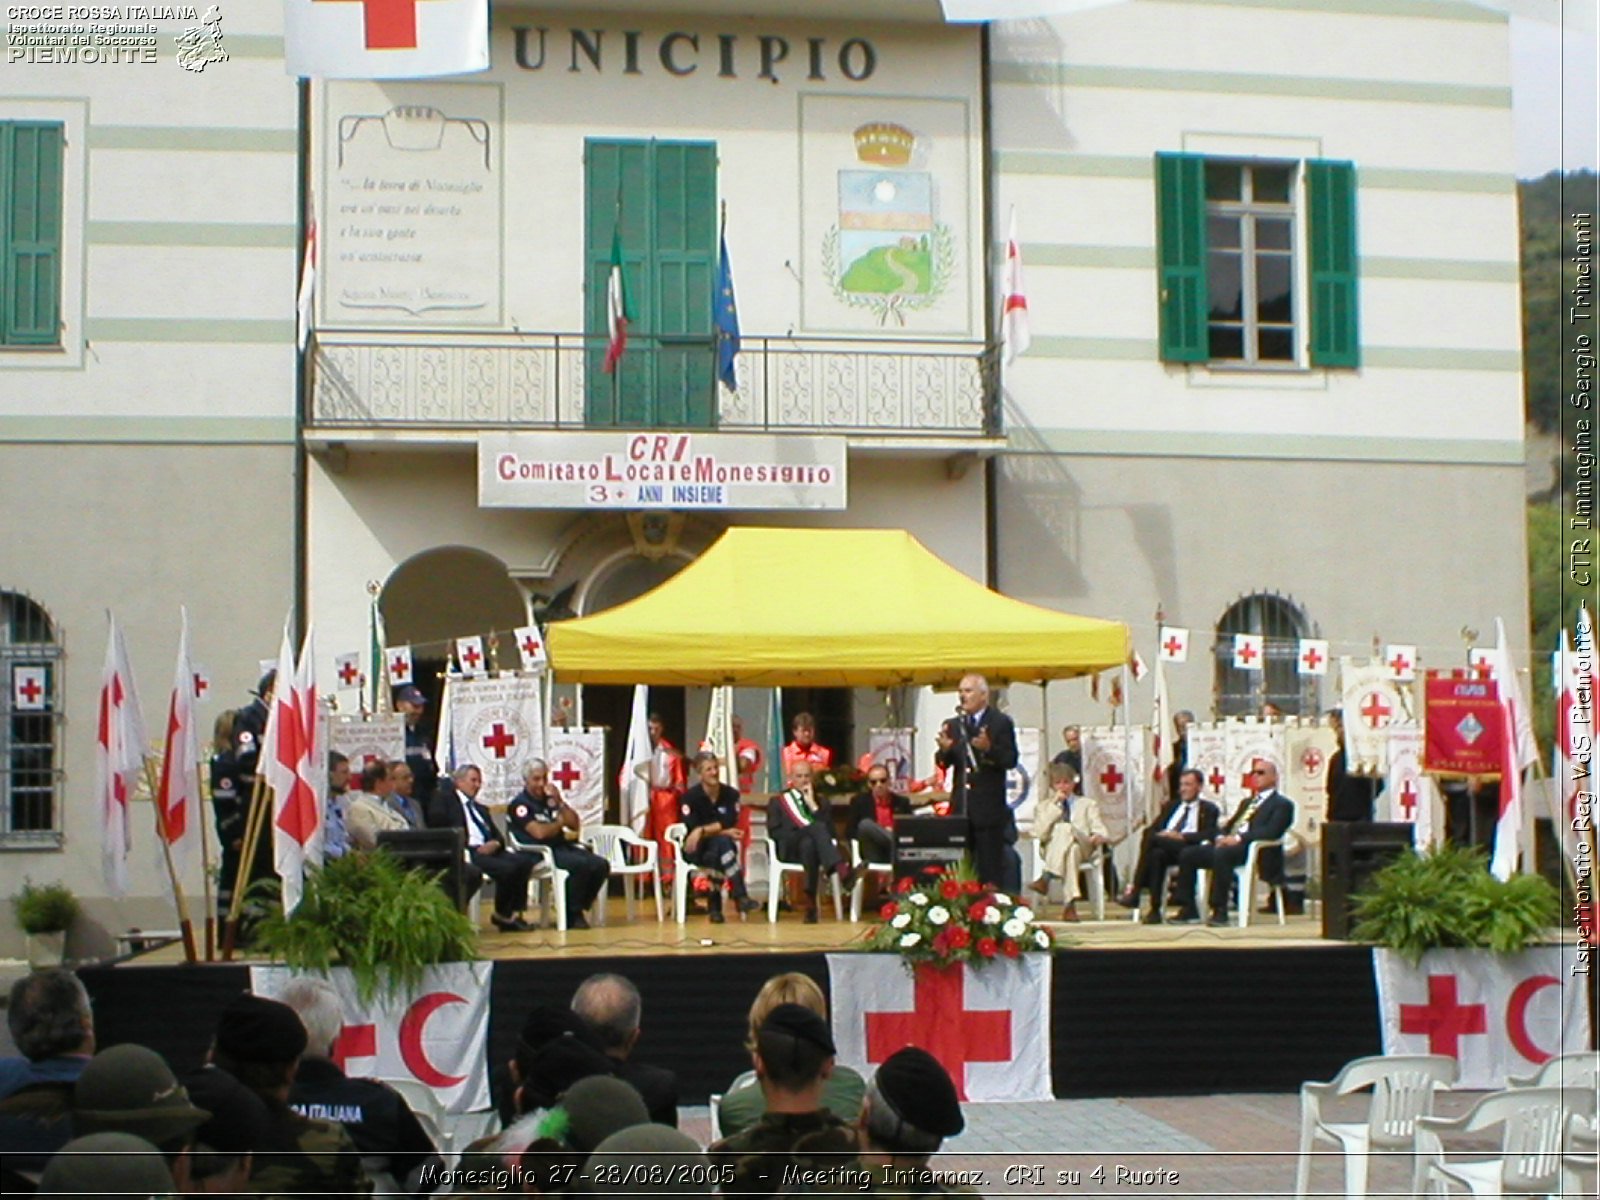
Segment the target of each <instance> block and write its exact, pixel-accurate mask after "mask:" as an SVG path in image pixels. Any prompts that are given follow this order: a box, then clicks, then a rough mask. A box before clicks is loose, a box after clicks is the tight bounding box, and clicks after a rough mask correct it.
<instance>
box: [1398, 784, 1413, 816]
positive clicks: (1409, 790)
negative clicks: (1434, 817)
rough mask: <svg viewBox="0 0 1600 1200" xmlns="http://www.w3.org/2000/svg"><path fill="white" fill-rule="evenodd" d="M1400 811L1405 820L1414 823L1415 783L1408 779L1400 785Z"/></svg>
mask: <svg viewBox="0 0 1600 1200" xmlns="http://www.w3.org/2000/svg"><path fill="white" fill-rule="evenodd" d="M1400 811H1401V812H1403V813H1405V815H1406V820H1408V821H1411V822H1415V821H1416V819H1417V781H1416V780H1415V779H1408V780H1406V781H1405V782H1404V783H1403V784H1401V785H1400Z"/></svg>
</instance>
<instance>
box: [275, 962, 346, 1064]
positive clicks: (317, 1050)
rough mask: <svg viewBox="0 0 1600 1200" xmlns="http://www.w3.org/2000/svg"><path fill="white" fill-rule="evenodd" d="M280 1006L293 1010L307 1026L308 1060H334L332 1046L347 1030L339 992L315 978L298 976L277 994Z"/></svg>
mask: <svg viewBox="0 0 1600 1200" xmlns="http://www.w3.org/2000/svg"><path fill="white" fill-rule="evenodd" d="M278 1002H279V1003H280V1004H286V1005H288V1006H289V1007H290V1008H291V1009H293V1010H294V1015H295V1016H297V1017H299V1018H300V1024H302V1025H304V1026H305V1030H306V1056H307V1057H308V1058H331V1057H332V1056H333V1043H334V1042H336V1041H337V1040H338V1038H339V1031H340V1030H342V1029H343V1028H344V1005H343V1004H342V1003H340V1001H339V989H338V988H336V987H334V986H333V984H331V983H329V982H328V981H327V980H326V979H321V978H319V977H317V976H315V975H297V976H295V977H294V978H293V979H291V980H290V981H289V982H288V983H287V984H285V985H284V988H283V991H281V992H279V993H278Z"/></svg>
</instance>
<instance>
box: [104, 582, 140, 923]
mask: <svg viewBox="0 0 1600 1200" xmlns="http://www.w3.org/2000/svg"><path fill="white" fill-rule="evenodd" d="M106 617H107V619H108V621H109V622H110V631H109V633H108V635H107V639H106V660H105V667H104V669H103V670H102V671H101V674H100V721H99V729H98V735H97V737H96V739H95V766H96V768H97V769H96V778H95V792H96V794H97V796H98V797H99V806H100V835H101V846H100V849H101V865H102V866H103V868H104V870H105V879H106V894H107V895H109V896H111V897H113V898H115V899H121V898H122V897H123V896H125V895H127V892H128V850H129V848H130V847H131V846H132V844H133V827H132V819H131V814H130V811H129V806H130V805H131V804H132V802H133V796H134V792H135V791H136V790H137V789H138V786H139V774H140V772H141V771H142V770H143V769H144V748H145V736H144V716H143V714H142V713H141V712H140V709H139V691H138V689H137V688H136V687H135V686H134V682H133V667H132V665H131V664H130V663H129V662H128V647H127V645H126V643H124V642H123V640H122V630H121V628H120V627H119V626H118V625H117V619H116V617H114V616H112V615H111V614H110V613H107V614H106Z"/></svg>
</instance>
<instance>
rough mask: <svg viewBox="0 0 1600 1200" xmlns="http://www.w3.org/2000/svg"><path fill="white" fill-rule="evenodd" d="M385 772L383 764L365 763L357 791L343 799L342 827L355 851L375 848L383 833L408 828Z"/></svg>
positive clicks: (387, 770) (388, 776)
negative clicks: (395, 802) (359, 789)
mask: <svg viewBox="0 0 1600 1200" xmlns="http://www.w3.org/2000/svg"><path fill="white" fill-rule="evenodd" d="M389 771H390V768H389V766H388V764H386V763H381V762H377V761H374V762H370V763H368V764H367V765H366V767H365V769H363V770H362V772H361V791H360V792H358V793H356V794H355V795H353V796H346V798H345V810H344V827H345V831H346V832H347V833H348V834H349V835H350V844H351V845H352V846H354V847H355V848H356V849H357V850H374V849H376V848H377V845H378V835H379V834H380V833H383V832H385V831H387V830H393V829H409V828H411V823H410V822H409V821H407V820H406V818H405V814H404V813H402V812H401V811H400V810H399V809H398V808H396V807H395V805H394V780H393V778H391V776H390V774H389Z"/></svg>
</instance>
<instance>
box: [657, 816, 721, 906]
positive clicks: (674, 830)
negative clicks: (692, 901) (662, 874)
mask: <svg viewBox="0 0 1600 1200" xmlns="http://www.w3.org/2000/svg"><path fill="white" fill-rule="evenodd" d="M688 836H689V828H688V826H686V825H685V824H684V823H683V822H682V821H678V822H676V823H674V824H672V825H668V826H667V832H666V839H667V849H668V850H669V851H670V854H669V857H670V858H671V859H672V912H673V915H674V916H675V917H677V918H678V924H679V925H682V924H683V923H684V922H685V921H687V920H688V916H689V876H690V873H691V872H692V873H694V874H696V875H704V876H705V877H706V878H707V879H709V880H710V881H711V886H712V887H713V888H720V887H721V886H722V881H723V879H724V878H725V876H724V875H723V874H722V872H721V871H719V870H717V869H716V868H715V867H702V866H701V865H700V864H699V863H694V862H690V861H689V860H688V859H687V858H685V857H684V855H683V839H684V838H686V837H688Z"/></svg>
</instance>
